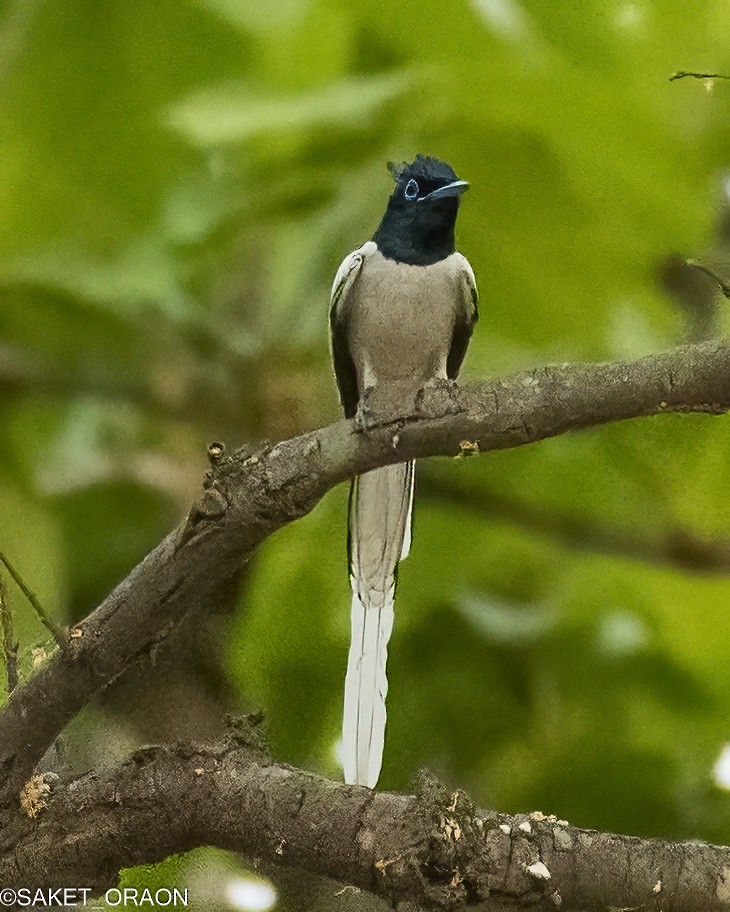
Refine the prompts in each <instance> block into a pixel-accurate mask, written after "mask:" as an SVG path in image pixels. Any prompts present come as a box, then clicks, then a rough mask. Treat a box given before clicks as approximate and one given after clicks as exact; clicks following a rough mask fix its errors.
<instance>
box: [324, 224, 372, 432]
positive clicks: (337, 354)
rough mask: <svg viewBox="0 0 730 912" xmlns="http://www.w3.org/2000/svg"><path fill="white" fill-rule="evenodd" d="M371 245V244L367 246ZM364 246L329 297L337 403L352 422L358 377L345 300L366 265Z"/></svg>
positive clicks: (346, 264) (342, 270)
mask: <svg viewBox="0 0 730 912" xmlns="http://www.w3.org/2000/svg"><path fill="white" fill-rule="evenodd" d="M368 243H372V242H368ZM366 247H367V244H364V245H363V246H362V247H360V248H358V249H357V250H355V251H354V252H353V253H351V254H349V255H348V256H346V257H345V259H344V260H343V261H342V263H341V264H340V268H339V269H338V270H337V274H336V275H335V280H334V282H333V283H332V294H331V297H330V341H331V344H332V363H333V365H334V368H335V377H336V378H337V387H338V389H339V391H340V401H341V402H342V407H343V409H344V412H345V417H346V418H353V417H354V416H355V413H356V412H357V404H358V402H359V400H360V393H359V390H358V388H357V373H356V371H355V364H354V363H353V360H352V355H351V354H350V346H349V341H348V326H347V296H348V294H349V293H350V291H351V289H352V287H353V285H354V284H355V280H356V279H357V277H358V275H359V274H360V270H361V269H362V265H363V263H364V261H365V248H366Z"/></svg>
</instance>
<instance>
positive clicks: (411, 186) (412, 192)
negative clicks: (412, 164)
mask: <svg viewBox="0 0 730 912" xmlns="http://www.w3.org/2000/svg"><path fill="white" fill-rule="evenodd" d="M403 195H404V196H405V198H406V199H407V200H414V199H415V198H416V197H417V196H418V184H417V182H416V181H415V180H413V178H411V179H410V180H409V181H408V183H407V184H406V189H405V191H404V193H403Z"/></svg>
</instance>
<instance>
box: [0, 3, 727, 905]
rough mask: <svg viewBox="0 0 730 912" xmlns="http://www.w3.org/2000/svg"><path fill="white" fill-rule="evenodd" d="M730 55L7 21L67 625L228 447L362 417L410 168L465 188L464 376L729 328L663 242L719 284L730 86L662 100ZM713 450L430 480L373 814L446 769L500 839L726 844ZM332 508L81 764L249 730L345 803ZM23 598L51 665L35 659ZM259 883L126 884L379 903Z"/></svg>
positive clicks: (429, 23)
mask: <svg viewBox="0 0 730 912" xmlns="http://www.w3.org/2000/svg"><path fill="white" fill-rule="evenodd" d="M728 29H730V9H729V8H728V5H727V3H726V2H725V0H714V2H713V0H702V2H699V0H694V2H684V3H681V4H678V3H675V2H673V0H635V2H625V0H615V2H609V0H584V2H582V3H580V4H574V3H554V2H546V0H471V2H468V0H461V2H459V0H450V2H443V0H439V2H437V0H420V2H418V3H415V2H410V0H400V2H398V3H395V2H387V0H370V2H365V3H361V4H353V3H348V2H345V0H280V2H278V3H276V4H274V5H272V6H269V5H267V4H263V3H258V2H253V0H251V2H247V0H140V2H137V3H134V4H126V3H118V2H111V0H95V2H89V0H6V2H3V3H0V81H1V84H2V87H3V89H2V93H1V95H0V142H1V147H0V148H1V152H0V285H1V288H2V295H1V298H0V485H1V488H0V490H1V492H2V493H1V495H0V550H3V551H4V552H6V553H7V555H8V556H9V557H10V558H11V559H12V560H13V561H14V562H15V563H16V564H17V566H18V568H19V569H20V570H21V572H22V573H23V576H24V577H25V579H26V581H27V582H28V584H29V585H30V586H31V588H33V589H34V590H35V591H36V593H37V594H38V596H39V597H40V599H41V600H42V602H43V603H44V604H45V605H46V606H47V607H48V609H49V611H51V612H52V613H53V614H54V616H55V617H56V619H57V620H58V621H59V622H62V623H66V622H68V621H70V620H73V619H77V618H79V617H81V616H83V615H84V614H85V613H87V612H88V611H89V610H91V609H92V608H93V607H94V606H95V605H96V604H97V603H98V602H99V601H100V600H101V599H102V598H103V596H104V595H105V594H106V593H107V592H108V591H109V589H110V588H111V587H112V586H113V585H114V584H115V583H116V582H118V581H119V580H120V579H121V578H123V577H124V576H125V574H126V573H127V572H128V570H129V569H130V568H131V567H132V566H133V565H134V564H135V563H136V562H137V561H138V560H139V559H141V558H142V557H143V556H144V554H145V553H146V552H147V551H148V550H149V549H150V548H151V547H152V546H153V545H154V544H156V543H157V541H158V540H159V539H160V537H161V536H162V535H164V534H165V533H166V532H167V531H168V530H169V528H170V527H171V526H172V525H173V524H174V523H175V522H177V521H178V519H179V518H181V517H182V516H183V515H184V512H185V510H186V508H187V505H188V504H189V502H190V500H191V498H192V497H193V496H194V495H195V491H196V489H197V488H198V486H199V483H200V479H201V476H202V473H203V471H204V469H205V464H206V460H205V449H206V446H207V444H208V443H209V442H210V441H211V440H213V439H222V440H224V441H225V442H226V443H227V444H228V446H229V447H233V446H236V445H239V444H241V443H243V442H244V441H251V440H257V439H260V438H269V439H272V440H276V439H281V438H283V437H286V436H289V435H292V434H295V433H298V432H301V431H304V430H309V429H312V428H314V427H317V426H320V425H323V424H325V423H328V422H330V421H333V420H335V419H336V418H337V417H338V416H339V406H338V402H337V396H336V392H335V385H334V379H333V376H332V372H331V368H330V365H329V356H328V340H327V306H328V294H329V286H330V283H331V280H332V276H333V274H334V272H335V270H336V268H337V266H338V265H339V262H340V260H341V259H342V257H343V256H344V255H345V254H346V253H347V252H348V251H350V250H351V249H352V248H353V247H355V246H356V245H358V244H360V243H361V242H362V241H364V240H365V239H367V238H368V237H369V236H370V235H371V234H372V232H373V230H374V228H375V227H376V225H377V222H378V219H379V217H380V215H381V212H382V210H383V208H384V205H385V201H386V199H387V196H388V194H389V192H390V187H391V178H390V177H389V175H388V174H387V172H386V170H385V162H386V161H387V160H393V161H401V160H403V159H411V158H412V157H413V156H414V155H415V153H416V152H423V153H427V154H431V155H436V156H439V157H442V158H444V159H446V160H447V161H449V162H450V163H451V164H452V165H453V166H454V168H455V169H456V171H457V173H458V175H459V176H460V177H462V178H466V179H468V180H469V181H470V182H471V185H472V190H471V191H470V193H469V194H468V195H467V197H466V198H465V199H464V205H463V207H462V211H461V214H460V217H459V225H458V238H459V246H460V249H461V250H462V251H463V252H464V253H465V254H466V255H467V256H468V258H469V259H470V261H471V262H472V264H473V266H474V268H475V271H476V274H477V279H478V282H479V286H480V291H481V312H482V320H481V322H480V324H479V326H478V329H477V333H476V335H475V337H474V340H473V342H472V346H471V350H470V353H469V356H468V358H467V362H466V366H465V369H464V372H463V377H464V378H465V379H467V380H468V379H469V378H475V377H480V376H485V375H490V374H497V373H503V372H508V371H512V370H516V369H520V368H524V367H531V366H535V365H539V364H543V363H545V362H551V361H552V362H554V361H567V360H575V359H620V358H625V357H635V356H640V355H642V354H646V353H650V352H653V351H657V350H660V349H663V348H666V347H669V346H671V345H673V344H675V343H677V342H680V341H686V340H688V339H696V338H703V337H707V336H712V335H720V334H723V333H724V332H725V331H726V329H727V328H728V321H727V318H726V314H725V313H724V310H723V308H722V307H720V306H719V305H718V302H717V301H716V296H715V293H714V288H713V285H712V282H711V281H709V280H708V279H705V278H703V277H702V276H700V275H699V273H697V272H696V271H692V270H690V269H687V268H686V267H685V266H684V265H683V263H682V260H681V257H679V256H678V254H681V256H699V257H704V258H705V259H706V261H708V262H710V263H714V264H720V266H716V268H718V269H719V268H721V267H722V264H723V263H725V262H726V261H727V260H728V259H730V258H728V257H726V255H725V253H726V250H725V248H726V246H727V245H730V218H728V217H727V212H726V208H727V200H728V192H729V191H730V183H728V176H727V175H728V173H729V171H728V168H729V166H730V157H729V156H728V148H730V119H729V117H728V113H729V112H730V83H728V82H724V81H720V80H718V81H716V82H715V83H714V84H705V83H703V82H702V81H699V80H694V79H684V80H681V81H677V82H670V81H669V78H668V77H669V76H670V75H671V73H672V72H673V71H675V70H679V69H693V70H699V71H711V72H730V51H728V44H727V40H726V39H727V35H728ZM729 453H730V424H729V423H728V421H727V420H726V419H724V418H709V417H698V416H673V417H664V418H661V419H646V420H641V421H636V422H631V423H627V424H624V425H620V426H614V427H609V428H605V429H601V430H597V431H590V432H586V433H581V434H573V435H566V436H565V437H562V438H560V439H556V440H552V441H548V442H545V443H541V444H539V445H535V446H532V447H530V448H527V449H524V450H515V451H509V452H504V453H499V454H492V455H487V456H483V457H481V458H478V459H469V460H451V461H448V460H440V461H439V460H432V461H429V462H428V463H427V464H426V463H422V464H421V466H420V469H419V482H418V486H417V488H418V495H417V510H416V514H417V515H416V529H415V543H414V547H413V550H412V552H411V556H410V557H409V559H408V561H407V562H406V563H405V564H404V565H403V567H402V568H401V573H400V584H399V593H398V601H397V618H396V628H395V633H394V636H393V640H392V648H391V651H390V661H389V677H390V682H391V690H390V694H389V697H388V712H389V721H388V738H387V745H386V751H385V762H384V768H383V775H382V779H381V783H380V784H381V787H383V788H388V789H391V788H392V789H407V788H409V786H410V784H411V782H412V779H413V777H414V774H415V773H416V771H417V770H418V769H419V768H421V767H424V766H425V767H428V768H430V769H432V770H433V771H434V772H436V773H437V774H438V775H440V776H442V777H443V778H444V779H445V780H446V781H447V782H449V783H451V784H453V785H458V786H461V787H464V788H466V789H467V790H468V791H470V792H471V793H472V794H473V796H474V797H475V798H476V799H477V800H478V801H479V802H480V803H481V804H482V805H483V806H490V807H494V808H497V809H499V810H501V811H529V810H535V809H540V810H542V811H544V812H545V813H554V814H556V815H558V816H559V817H562V818H567V819H568V820H570V821H571V822H573V823H575V824H579V825H583V826H590V827H596V828H608V829H612V830H619V831H626V832H631V833H638V834H647V835H654V836H664V837H671V838H679V837H686V838H690V837H697V838H703V839H709V840H715V841H719V842H724V843H728V842H730V800H729V798H728V795H727V793H726V791H725V790H724V788H725V786H724V785H723V783H725V784H728V782H729V781H730V774H729V773H728V771H727V766H728V765H730V757H728V758H727V761H726V762H725V763H724V764H723V763H722V762H720V763H719V765H718V760H719V759H720V758H721V757H722V756H723V754H722V751H723V746H724V744H725V742H726V741H730V663H729V662H728V657H729V656H730V646H729V645H728V643H729V642H730V637H729V634H730V612H729V610H728V607H729V606H730V557H728V554H729V553H730V545H728V544H727V543H728V542H730V518H729V510H728V505H729V504H730V459H729V458H728V454H729ZM346 498H347V492H346V490H345V487H344V486H343V487H341V488H340V489H338V490H335V491H332V492H331V493H330V494H329V495H328V496H327V497H326V498H325V499H324V501H323V502H322V503H321V504H320V505H319V506H318V507H317V509H316V510H315V511H314V512H313V513H312V514H311V515H310V516H308V517H306V518H305V519H304V520H302V521H301V522H297V523H295V524H294V525H292V526H290V527H288V528H286V529H284V530H283V531H281V532H280V533H279V534H277V535H276V536H274V537H273V538H272V539H271V540H270V541H268V542H267V543H266V546H265V547H264V548H262V549H261V551H260V553H259V554H258V556H257V558H256V560H255V561H254V562H253V564H252V566H251V567H250V568H249V570H248V572H247V573H246V575H245V578H244V579H242V580H241V581H240V591H238V592H237V593H235V594H233V595H232V597H231V600H230V604H229V605H223V606H216V610H215V612H211V616H205V617H198V618H192V619H189V622H188V624H187V625H186V627H185V629H183V630H181V631H180V632H179V633H177V634H175V635H174V636H173V637H172V638H171V642H170V643H169V644H168V646H167V647H165V649H163V650H161V651H160V657H159V659H158V662H157V664H156V665H155V667H154V668H153V669H152V671H151V672H150V671H149V670H148V669H145V670H143V671H135V670H132V671H131V672H130V673H129V674H128V675H126V676H125V679H124V680H123V681H121V682H119V683H118V684H117V685H115V687H114V688H113V689H111V690H110V691H109V692H108V693H107V694H106V695H105V696H104V697H103V698H102V699H100V700H98V701H97V702H96V703H95V704H94V705H93V706H91V707H89V708H88V709H87V710H85V711H84V713H83V714H82V715H81V716H80V717H79V719H77V720H76V721H75V723H74V725H73V726H72V728H71V730H70V732H69V733H68V734H67V737H66V744H65V747H64V751H65V756H66V760H65V761H64V762H66V763H67V764H68V765H69V766H70V767H71V768H72V769H83V768H84V767H85V766H86V765H88V764H91V763H113V762H115V761H116V760H117V759H118V758H120V757H122V756H124V755H125V753H126V752H127V751H128V750H129V749H130V748H132V747H133V746H134V745H135V744H139V743H142V742H144V741H152V740H160V739H181V738H191V737H196V738H198V737H208V736H210V735H215V734H216V733H217V732H218V731H219V730H220V727H221V724H222V722H221V720H222V718H223V715H224V713H225V712H226V711H229V710H234V711H238V712H242V711H247V710H250V709H257V708H263V709H264V710H265V713H266V719H267V726H268V731H269V735H270V739H271V744H272V750H273V752H274V755H275V756H276V757H277V758H280V759H281V760H284V761H289V762H292V763H296V764H301V765H304V766H306V767H309V768H312V769H314V770H317V771H319V772H321V773H324V774H326V775H329V776H333V777H337V776H339V767H338V765H337V761H336V749H335V748H336V742H337V739H338V737H339V725H340V708H341V699H342V685H343V676H344V670H345V663H346V655H347V647H348V643H347V638H348V610H349V587H348V581H347V573H346V559H345V535H346V533H345V512H346ZM703 548H704V549H705V551H702V549H703ZM708 549H709V550H708ZM699 552H702V553H710V554H719V555H720V556H721V558H722V559H720V560H719V561H717V563H718V564H719V566H717V567H715V568H714V570H713V572H709V571H708V570H707V569H706V568H705V569H703V568H702V567H701V566H699V564H701V563H702V561H701V560H699V557H701V554H699ZM698 554H699V556H698ZM637 555H638V556H637ZM9 592H10V601H11V605H12V607H13V612H14V622H15V628H16V634H17V635H18V637H19V639H20V651H19V662H20V671H21V677H27V676H28V675H29V674H30V673H31V671H32V668H33V666H34V664H37V663H38V662H40V661H43V656H44V654H46V653H47V652H48V650H49V648H50V645H49V642H48V640H47V638H46V636H45V631H44V630H43V628H42V627H40V626H39V625H38V624H37V623H36V621H35V620H34V619H33V618H32V616H31V614H30V611H29V609H28V607H27V606H26V604H25V603H24V602H23V600H22V598H21V597H20V594H19V593H18V591H17V589H15V588H14V587H13V586H12V585H11V586H10V587H9ZM1 699H3V700H4V699H5V696H4V695H3V697H2V698H1ZM239 868H240V864H239V863H238V862H236V861H235V860H233V859H231V858H229V857H227V856H222V855H220V854H218V853H212V852H205V851H203V852H197V853H194V854H193V855H192V856H190V857H188V858H185V859H182V860H177V861H176V862H175V863H174V864H172V863H170V864H168V865H167V866H162V867H158V868H157V869H156V870H154V871H150V870H137V871H133V872H129V873H128V874H127V875H126V877H127V880H128V881H129V882H135V883H155V882H161V883H164V884H166V885H169V884H170V879H171V878H173V877H175V878H179V882H181V883H185V884H188V885H190V886H191V899H192V900H193V901H194V902H195V903H197V904H198V906H197V907H198V908H212V907H220V908H232V907H238V908H249V909H255V908H259V909H264V908H270V907H272V904H273V903H277V905H276V908H278V909H280V910H287V912H288V910H295V909H299V908H301V909H313V908H315V909H316V908H321V909H329V908H338V909H353V910H355V909H358V910H360V909H365V908H367V907H368V905H369V901H368V900H366V899H365V898H363V897H361V896H357V895H354V894H351V893H347V894H343V895H342V896H340V897H338V898H334V896H333V894H334V892H335V890H336V889H337V888H336V887H335V886H333V885H331V884H325V885H323V884H321V883H320V882H315V881H312V880H310V879H306V878H303V877H302V876H301V875H298V874H292V873H288V874H286V873H285V874H283V875H282V874H277V873H276V872H274V874H273V875H272V876H273V877H274V881H275V884H274V886H275V890H276V891H278V899H275V897H274V894H273V893H271V892H270V893H268V894H266V896H267V897H268V899H267V898H266V897H264V898H262V896H264V893H265V890H264V892H263V893H262V892H261V891H259V893H258V894H257V895H258V899H256V898H255V896H254V893H251V891H249V894H248V899H245V896H244V894H245V891H243V893H242V892H241V890H239V891H238V893H236V891H235V889H233V887H231V888H230V889H229V890H228V893H227V894H226V891H225V890H223V892H221V890H222V888H221V884H226V883H228V882H229V881H228V880H226V878H227V877H229V876H230V878H234V879H235V877H239V878H243V880H242V881H241V883H247V882H248V881H246V879H245V878H246V876H247V875H245V869H243V868H240V870H239ZM236 871H238V872H239V873H238V874H235V872H236ZM242 871H243V873H241V872H242ZM221 872H228V873H225V876H224V875H223V874H222V873H221ZM230 872H234V873H230ZM269 873H270V874H271V872H269ZM233 882H234V880H231V881H230V883H233ZM236 882H238V881H236ZM226 889H227V888H226ZM267 889H268V888H267ZM216 891H218V892H216ZM254 892H255V891H254ZM242 897H243V898H242ZM252 897H253V898H252ZM244 900H245V901H244ZM246 902H248V905H246ZM257 902H258V905H256V903H257Z"/></svg>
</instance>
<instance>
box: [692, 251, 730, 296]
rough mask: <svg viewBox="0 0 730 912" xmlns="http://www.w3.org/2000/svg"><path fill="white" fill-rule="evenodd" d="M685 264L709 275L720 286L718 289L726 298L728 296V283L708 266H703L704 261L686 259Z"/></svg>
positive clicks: (729, 291)
mask: <svg viewBox="0 0 730 912" xmlns="http://www.w3.org/2000/svg"><path fill="white" fill-rule="evenodd" d="M687 265H688V266H691V267H692V268H693V269H699V270H700V272H703V273H704V274H705V275H706V276H709V277H710V278H711V279H712V280H713V282H717V284H718V285H719V287H720V291H721V292H722V293H723V295H724V296H725V297H726V298H730V285H728V283H727V282H726V281H725V279H723V278H722V276H719V275H718V274H717V273H716V272H715V271H714V270H713V269H711V268H710V267H709V266H705V264H704V263H701V262H700V261H699V260H687Z"/></svg>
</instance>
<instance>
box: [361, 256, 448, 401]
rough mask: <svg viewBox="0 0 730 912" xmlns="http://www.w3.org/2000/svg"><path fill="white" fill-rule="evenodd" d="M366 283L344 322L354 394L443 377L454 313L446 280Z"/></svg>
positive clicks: (371, 280)
mask: <svg viewBox="0 0 730 912" xmlns="http://www.w3.org/2000/svg"><path fill="white" fill-rule="evenodd" d="M400 268H401V269H403V268H405V269H407V270H414V269H419V267H412V266H406V267H400ZM430 269H433V267H430ZM429 271H430V270H429ZM363 278H366V277H365V276H363ZM368 278H369V280H368V279H366V281H364V282H363V283H362V285H361V288H360V289H359V291H360V293H359V294H357V295H356V296H355V299H354V300H353V302H352V310H351V312H350V317H349V338H350V351H351V352H352V353H353V360H354V362H355V369H356V371H357V375H358V386H359V389H360V392H361V393H362V392H363V390H364V389H365V388H366V387H368V386H373V385H376V384H380V383H382V382H390V381H399V382H402V381H408V380H413V381H415V382H418V383H424V382H425V381H427V380H431V379H433V378H436V377H442V378H443V377H446V358H447V356H448V353H449V349H450V347H451V340H452V337H453V331H454V319H455V312H456V307H455V289H454V284H453V281H452V279H451V277H450V276H448V275H439V272H438V270H436V269H434V274H432V275H429V276H424V277H423V278H420V277H418V276H416V277H415V278H413V277H409V278H412V281H400V282H393V281H391V280H389V277H386V276H382V277H381V276H374V277H368Z"/></svg>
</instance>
